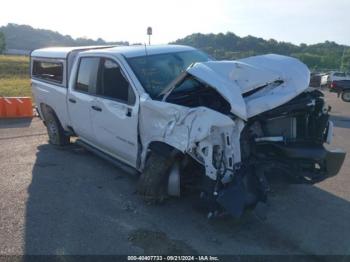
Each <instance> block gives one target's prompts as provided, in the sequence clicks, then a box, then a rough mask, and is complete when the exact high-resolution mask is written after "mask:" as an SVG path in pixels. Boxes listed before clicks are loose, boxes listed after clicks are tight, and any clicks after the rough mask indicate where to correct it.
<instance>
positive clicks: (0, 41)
mask: <svg viewBox="0 0 350 262" xmlns="http://www.w3.org/2000/svg"><path fill="white" fill-rule="evenodd" d="M5 47H6V43H5V35H4V33H3V32H0V54H2V53H4V51H5Z"/></svg>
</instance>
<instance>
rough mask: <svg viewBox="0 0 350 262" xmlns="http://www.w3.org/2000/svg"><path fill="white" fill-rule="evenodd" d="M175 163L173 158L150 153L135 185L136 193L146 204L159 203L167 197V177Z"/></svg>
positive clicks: (175, 165)
mask: <svg viewBox="0 0 350 262" xmlns="http://www.w3.org/2000/svg"><path fill="white" fill-rule="evenodd" d="M177 163H178V162H177V160H176V159H175V158H174V157H171V156H167V155H161V154H158V153H156V152H151V154H150V156H149V157H148V159H147V161H146V166H145V169H144V170H143V172H142V174H141V176H140V179H139V182H138V185H137V191H138V193H139V194H140V195H141V196H142V197H143V198H144V200H145V201H146V202H150V203H161V202H163V201H164V200H165V199H166V198H168V197H169V195H168V181H169V175H170V174H171V173H172V172H173V170H174V167H177Z"/></svg>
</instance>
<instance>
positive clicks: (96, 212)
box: [0, 93, 350, 254]
mask: <svg viewBox="0 0 350 262" xmlns="http://www.w3.org/2000/svg"><path fill="white" fill-rule="evenodd" d="M326 95H327V99H328V102H329V103H330V104H331V105H332V107H333V112H332V117H333V120H334V121H335V126H336V129H335V141H334V143H333V144H334V146H341V147H343V148H344V149H345V150H346V151H347V152H350V139H349V137H350V129H349V128H350V104H346V103H344V102H342V101H340V100H338V99H337V98H336V95H334V94H328V93H327V94H326ZM349 170H350V160H349V157H347V159H346V162H345V164H344V166H343V168H342V171H341V173H340V174H339V175H338V176H336V177H334V178H332V179H329V180H327V181H324V182H322V183H319V184H317V185H316V186H307V185H284V186H279V187H276V188H275V192H274V194H272V195H271V197H270V201H269V213H268V217H267V220H266V221H261V220H259V219H258V218H257V217H256V216H255V215H254V214H253V213H247V214H246V215H245V216H244V217H243V218H242V219H241V220H239V221H237V220H233V219H226V220H220V221H208V220H207V218H206V216H205V214H203V213H202V212H200V211H198V210H196V209H194V208H193V206H192V201H191V199H190V198H183V199H180V200H175V199H174V200H171V201H169V202H168V203H166V204H165V205H162V206H149V205H146V204H145V203H143V201H142V200H141V199H140V198H139V197H138V196H137V195H136V194H135V183H136V181H137V178H136V177H133V176H130V175H126V174H124V173H123V172H121V171H120V170H118V169H116V168H115V167H114V166H112V165H110V164H109V163H108V162H105V161H104V160H102V159H100V158H98V157H96V156H94V155H92V154H90V153H88V152H86V151H85V150H84V149H82V148H80V147H78V146H76V145H74V144H73V145H72V146H69V147H68V148H66V149H57V148H55V147H53V146H51V145H49V144H48V143H47V135H46V130H45V129H44V127H43V125H42V123H41V122H40V120H39V119H37V118H35V119H33V120H32V121H18V120H12V121H0V254H184V253H192V254H195V253H197V254H350V202H349V201H350V187H349V186H350V174H349Z"/></svg>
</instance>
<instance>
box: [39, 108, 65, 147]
mask: <svg viewBox="0 0 350 262" xmlns="http://www.w3.org/2000/svg"><path fill="white" fill-rule="evenodd" d="M44 119H45V124H46V129H47V133H48V135H49V142H50V144H52V145H56V146H64V145H68V144H69V142H70V141H69V140H70V139H69V136H67V135H66V134H65V133H64V130H63V128H62V126H61V123H60V121H59V120H58V118H57V117H56V115H55V113H54V112H52V110H45V113H44Z"/></svg>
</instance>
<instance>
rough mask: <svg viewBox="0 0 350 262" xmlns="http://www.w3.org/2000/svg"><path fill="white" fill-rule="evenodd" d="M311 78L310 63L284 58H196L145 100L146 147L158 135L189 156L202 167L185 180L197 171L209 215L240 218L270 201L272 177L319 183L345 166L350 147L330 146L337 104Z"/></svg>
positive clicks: (185, 177)
mask: <svg viewBox="0 0 350 262" xmlns="http://www.w3.org/2000/svg"><path fill="white" fill-rule="evenodd" d="M308 82H309V71H308V69H307V68H306V66H305V65H303V64H302V63H301V62H299V61H298V60H296V59H293V58H287V57H283V56H276V55H268V56H259V57H252V58H247V59H243V60H240V61H237V62H232V61H230V62H213V61H211V62H207V63H199V64H195V65H194V66H193V67H190V68H189V69H188V70H187V72H185V73H184V74H182V75H181V76H179V78H178V79H176V80H175V81H174V82H173V83H172V84H171V85H170V86H169V88H168V89H167V92H165V93H164V96H163V101H153V100H148V99H145V100H144V101H141V116H142V117H141V121H140V131H141V140H142V141H141V142H142V146H143V148H145V149H147V148H149V145H150V144H151V143H152V142H153V141H158V142H162V143H165V144H167V145H169V146H171V147H173V148H175V149H176V150H178V151H180V152H181V153H182V154H183V155H186V156H190V157H191V159H192V160H193V161H195V162H196V163H199V164H200V166H201V167H199V168H198V166H197V168H196V170H194V169H192V170H190V172H187V173H186V174H181V180H182V183H181V185H184V184H185V183H186V182H187V181H192V182H190V183H193V179H190V177H195V181H196V182H195V183H197V185H196V188H197V189H199V190H200V192H201V194H200V195H201V198H202V200H204V202H205V203H207V206H208V207H209V211H210V214H217V213H221V212H222V211H226V212H229V213H230V214H231V215H233V216H235V217H240V216H241V215H242V213H243V212H244V210H245V209H246V208H247V207H254V206H256V205H257V203H259V202H266V200H267V195H268V192H269V191H270V184H269V182H268V181H270V179H272V177H278V178H279V179H280V178H283V179H285V180H288V181H290V182H293V183H307V184H313V183H317V182H320V181H322V180H324V179H326V178H328V177H331V176H334V175H336V174H337V173H338V172H339V170H340V168H341V166H342V163H343V161H344V158H345V152H343V151H342V150H328V149H326V148H325V147H324V143H325V142H326V143H330V142H331V139H332V132H333V124H332V122H331V121H329V111H330V107H329V106H327V104H326V103H325V101H324V98H323V94H322V93H321V92H319V91H316V90H308ZM147 152H148V151H147V150H144V151H143V152H142V159H141V160H142V161H141V163H145V160H146V157H147ZM198 169H199V170H200V171H201V175H198V172H196V171H198ZM178 180H179V179H177V180H176V181H178Z"/></svg>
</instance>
